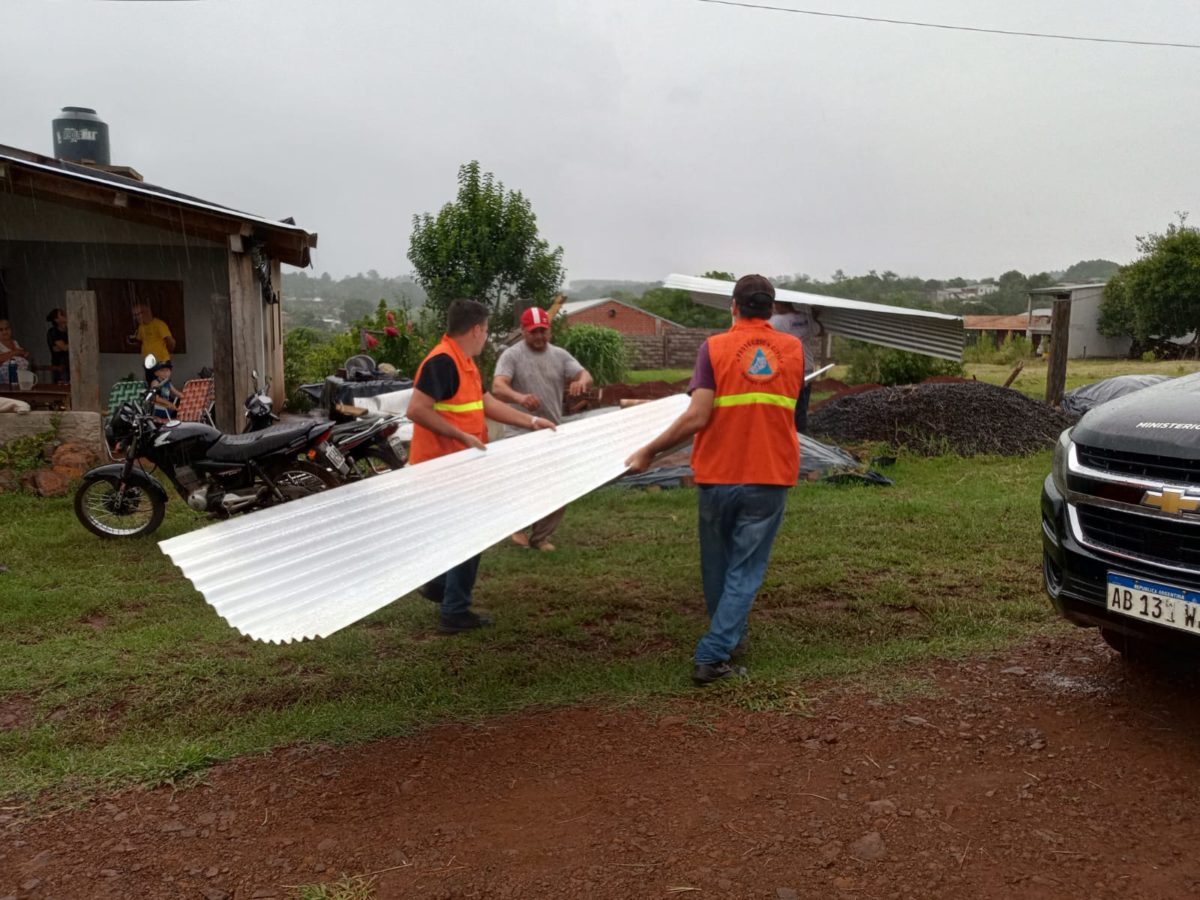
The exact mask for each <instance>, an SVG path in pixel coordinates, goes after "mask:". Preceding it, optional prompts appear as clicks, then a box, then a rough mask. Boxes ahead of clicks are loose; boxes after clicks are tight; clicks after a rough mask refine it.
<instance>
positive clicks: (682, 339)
mask: <svg viewBox="0 0 1200 900" xmlns="http://www.w3.org/2000/svg"><path fill="white" fill-rule="evenodd" d="M720 333H721V329H719V328H680V329H675V330H668V331H664V332H663V333H662V334H628V335H625V347H626V349H628V351H629V365H630V368H633V369H690V368H691V367H692V365H693V364H694V363H695V362H696V353H697V351H698V350H699V349H700V345H701V344H702V343H704V340H705V338H707V337H708V336H709V335H713V334H720Z"/></svg>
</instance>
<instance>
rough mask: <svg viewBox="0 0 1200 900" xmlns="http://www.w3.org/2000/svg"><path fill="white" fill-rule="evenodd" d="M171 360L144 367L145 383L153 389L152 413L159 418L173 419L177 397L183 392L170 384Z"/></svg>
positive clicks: (177, 405) (177, 408) (177, 402)
mask: <svg viewBox="0 0 1200 900" xmlns="http://www.w3.org/2000/svg"><path fill="white" fill-rule="evenodd" d="M171 369H172V366H171V361H170V360H169V359H168V360H165V361H163V362H156V363H155V364H154V366H153V368H149V369H146V383H147V384H148V385H149V386H150V388H151V390H153V391H154V415H156V416H158V417H159V418H161V419H174V418H175V417H176V414H177V413H178V412H179V398H181V397H182V396H183V394H182V393H181V392H180V391H179V390H178V389H177V388H176V387H175V386H174V385H173V384H171Z"/></svg>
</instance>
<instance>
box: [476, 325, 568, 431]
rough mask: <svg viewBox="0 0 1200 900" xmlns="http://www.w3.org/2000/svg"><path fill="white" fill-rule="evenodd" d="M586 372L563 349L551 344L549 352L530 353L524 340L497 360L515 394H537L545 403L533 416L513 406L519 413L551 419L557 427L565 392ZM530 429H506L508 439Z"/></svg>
mask: <svg viewBox="0 0 1200 900" xmlns="http://www.w3.org/2000/svg"><path fill="white" fill-rule="evenodd" d="M582 371H583V366H581V365H580V364H579V361H578V360H577V359H575V357H573V356H572V355H571V354H570V353H568V352H567V351H566V350H564V349H563V348H562V347H556V346H555V345H554V344H547V345H546V349H545V350H542V351H541V352H537V351H534V350H530V349H529V345H528V344H526V343H525V341H524V340H522V341H521V342H520V343H519V344H513V345H512V346H511V347H509V348H508V349H507V350H505V351H504V352H503V353H501V354H500V358H499V359H498V360H496V374H497V375H504V376H507V377H508V378H510V379H512V386H513V390H514V391H520V392H521V393H522V394H533V396H535V397H537V398H538V400H540V401H541V403H542V405H541V406H540V407H538V408H537V410H536V411H534V412H532V413H530V412H529V410H527V409H526V408H525V407H523V406H522V405H521V404H519V403H511V404H509V405H510V406H511V407H512V408H513V409H515V410H518V411H519V412H523V413H527V414H529V415H533V416H540V417H541V418H543V419H549V420H550V421H552V422H553V423H554V424H555V425H557V424H558V423H559V422H560V421H561V420H562V407H563V389H564V388H565V387H566V386H567V382H568V381H571V380H572V379H573V378H574V377H575V376H576V375H578V374H579V373H580V372H582ZM528 430H529V429H528V428H514V427H513V426H512V425H505V426H504V434H505V436H506V437H511V436H513V435H515V434H524V433H525V432H526V431H528Z"/></svg>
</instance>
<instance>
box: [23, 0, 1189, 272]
mask: <svg viewBox="0 0 1200 900" xmlns="http://www.w3.org/2000/svg"><path fill="white" fill-rule="evenodd" d="M774 2H775V5H782V6H786V5H793V6H798V7H805V8H812V9H823V10H831V11H837V12H845V13H855V14H862V15H877V16H887V17H891V18H907V19H921V20H927V21H936V22H947V23H952V24H962V25H975V26H984V27H992V28H1003V29H1019V30H1032V31H1053V32H1064V33H1071V34H1081V35H1090V36H1103V37H1121V38H1130V39H1137V40H1166V41H1182V42H1193V43H1200V3H1196V2H1192V0H1146V2H1143V3H1136V4H1135V3H1130V2H1128V0H1055V2H1053V3H1047V2H1045V0H972V2H970V3H962V2H953V0H797V2H794V3H792V2H791V0H774ZM0 76H2V77H3V84H4V86H5V87H4V90H3V91H0V143H7V144H12V145H15V146H18V147H21V148H24V149H29V150H35V151H39V152H42V153H47V154H49V153H51V152H52V146H51V137H50V135H51V129H50V121H51V119H52V118H53V117H54V115H55V113H56V112H57V110H58V109H59V108H60V107H62V106H65V105H76V106H91V107H94V108H96V109H97V111H98V112H99V114H100V115H101V117H102V118H104V119H105V121H107V122H108V123H109V126H110V129H111V141H112V150H113V162H114V163H121V164H127V165H132V166H134V167H135V168H137V169H138V170H139V171H141V172H142V173H143V174H144V175H145V176H146V179H147V180H148V181H152V182H156V183H159V184H162V185H165V186H167V187H171V188H173V189H176V190H180V191H185V192H188V193H192V194H196V195H198V196H200V197H203V198H205V199H209V200H213V201H216V202H219V203H223V204H226V205H229V206H233V207H237V208H240V209H244V210H248V211H251V212H255V213H258V214H261V215H265V216H270V217H273V218H282V217H284V216H289V215H290V216H294V217H295V218H296V221H297V222H298V223H299V224H300V225H302V226H304V227H306V228H308V229H309V230H314V231H317V232H319V233H320V236H321V241H320V247H319V249H318V251H317V253H316V257H315V263H314V268H315V270H316V271H317V272H321V271H329V272H330V273H332V274H333V275H335V276H340V275H344V274H352V273H354V272H357V271H365V270H367V269H371V268H374V269H377V270H379V271H380V272H382V273H385V274H400V273H405V272H409V271H411V266H410V264H409V262H408V260H407V258H406V252H407V247H408V238H409V232H410V229H411V219H412V216H413V214H414V213H419V212H425V211H431V212H432V211H436V210H437V209H438V208H439V207H440V206H441V205H442V204H443V203H445V202H447V201H448V200H450V199H452V198H453V195H454V190H455V174H456V171H457V168H458V166H459V164H460V163H463V162H465V161H467V160H470V159H478V160H479V161H480V163H481V164H482V165H483V167H484V168H485V169H487V170H490V171H493V172H495V173H496V175H497V176H498V177H499V178H500V179H501V180H502V181H504V182H505V184H506V185H507V186H509V187H512V188H517V189H520V190H521V191H523V192H524V193H525V194H526V196H528V197H529V199H530V200H531V202H532V204H533V208H534V211H535V212H536V213H537V216H538V220H539V224H540V227H541V231H542V235H543V236H544V237H545V238H546V239H548V240H549V241H550V242H551V243H552V244H561V245H562V246H563V247H564V249H565V253H566V264H567V268H568V278H599V277H611V278H635V279H659V278H662V277H664V276H665V275H666V274H667V273H669V272H685V273H692V274H699V273H700V272H702V271H704V270H706V269H711V268H721V269H728V270H732V271H735V272H738V273H744V272H748V271H761V272H765V273H769V274H781V273H787V272H807V273H809V274H811V275H814V276H816V277H821V278H824V277H827V276H828V275H829V274H830V273H832V272H833V271H834V270H835V269H838V268H841V269H844V270H845V271H846V272H848V273H858V272H864V271H866V270H867V269H871V268H874V269H877V270H879V271H881V272H882V271H884V270H886V269H892V270H894V271H896V272H898V273H900V274H914V275H921V276H924V277H950V276H953V275H957V274H961V275H965V276H967V277H981V276H987V275H996V274H999V273H1000V272H1002V271H1005V270H1007V269H1010V268H1019V269H1021V270H1022V271H1026V272H1034V271H1038V270H1043V269H1055V268H1064V267H1065V266H1067V265H1069V264H1070V263H1072V262H1074V261H1076V260H1078V259H1082V258H1094V257H1107V258H1110V259H1116V260H1118V261H1120V262H1125V261H1128V260H1129V259H1130V258H1131V257H1132V255H1133V253H1134V243H1133V237H1134V235H1135V234H1140V233H1144V232H1145V231H1147V230H1158V229H1161V228H1162V227H1163V226H1164V225H1165V224H1166V223H1167V222H1168V221H1170V220H1171V219H1172V218H1173V214H1174V211H1175V210H1193V211H1194V212H1195V214H1196V218H1200V202H1197V197H1198V176H1197V171H1198V156H1200V117H1198V116H1197V114H1196V91H1197V87H1196V86H1197V84H1198V83H1200V77H1198V76H1200V50H1182V49H1161V48H1142V47H1130V46H1115V45H1102V44H1087V43H1068V42H1064V41H1050V40H1038V39H1032V38H1018V37H1003V36H996V35H983V34H968V33H959V32H947V31H936V30H931V29H918V28H911V27H902V26H895V25H882V24H872V23H865V22H854V21H843V20H835V19H821V18H813V17H809V16H801V15H790V14H783V13H773V12H760V11H755V10H749V9H735V8H729V7H722V6H714V5H711V4H706V3H700V2H696V0H582V2H575V0H520V2H517V0H512V2H498V0H195V2H183V0H181V2H107V0H58V2H55V0H4V3H3V10H2V20H0Z"/></svg>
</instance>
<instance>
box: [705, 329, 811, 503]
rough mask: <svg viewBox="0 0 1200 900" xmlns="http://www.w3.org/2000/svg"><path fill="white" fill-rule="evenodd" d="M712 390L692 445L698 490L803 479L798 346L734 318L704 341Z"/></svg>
mask: <svg viewBox="0 0 1200 900" xmlns="http://www.w3.org/2000/svg"><path fill="white" fill-rule="evenodd" d="M708 355H709V359H711V360H712V369H713V375H714V376H715V378H716V391H715V393H714V396H713V410H712V416H711V417H710V418H709V420H708V424H707V425H705V426H704V428H703V429H701V431H700V432H699V433H698V434H697V435H696V439H695V441H694V443H693V444H692V470H693V471H694V472H695V477H696V481H697V483H699V484H786V485H792V484H795V483H796V478H797V477H798V476H799V474H800V441H799V439H798V438H797V437H796V424H795V419H794V416H795V410H796V399H797V398H798V397H799V396H800V390H801V388H803V387H804V348H803V346H802V345H801V343H800V339H799V338H796V337H793V336H792V335H790V334H783V333H782V332H779V331H776V330H775V329H774V328H772V327H771V326H770V325H769V324H768V323H767V321H766V320H765V319H738V320H736V321H735V322H734V323H733V327H732V328H731V329H729V331H726V332H725V333H724V334H717V335H713V336H712V337H710V338H709V339H708Z"/></svg>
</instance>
